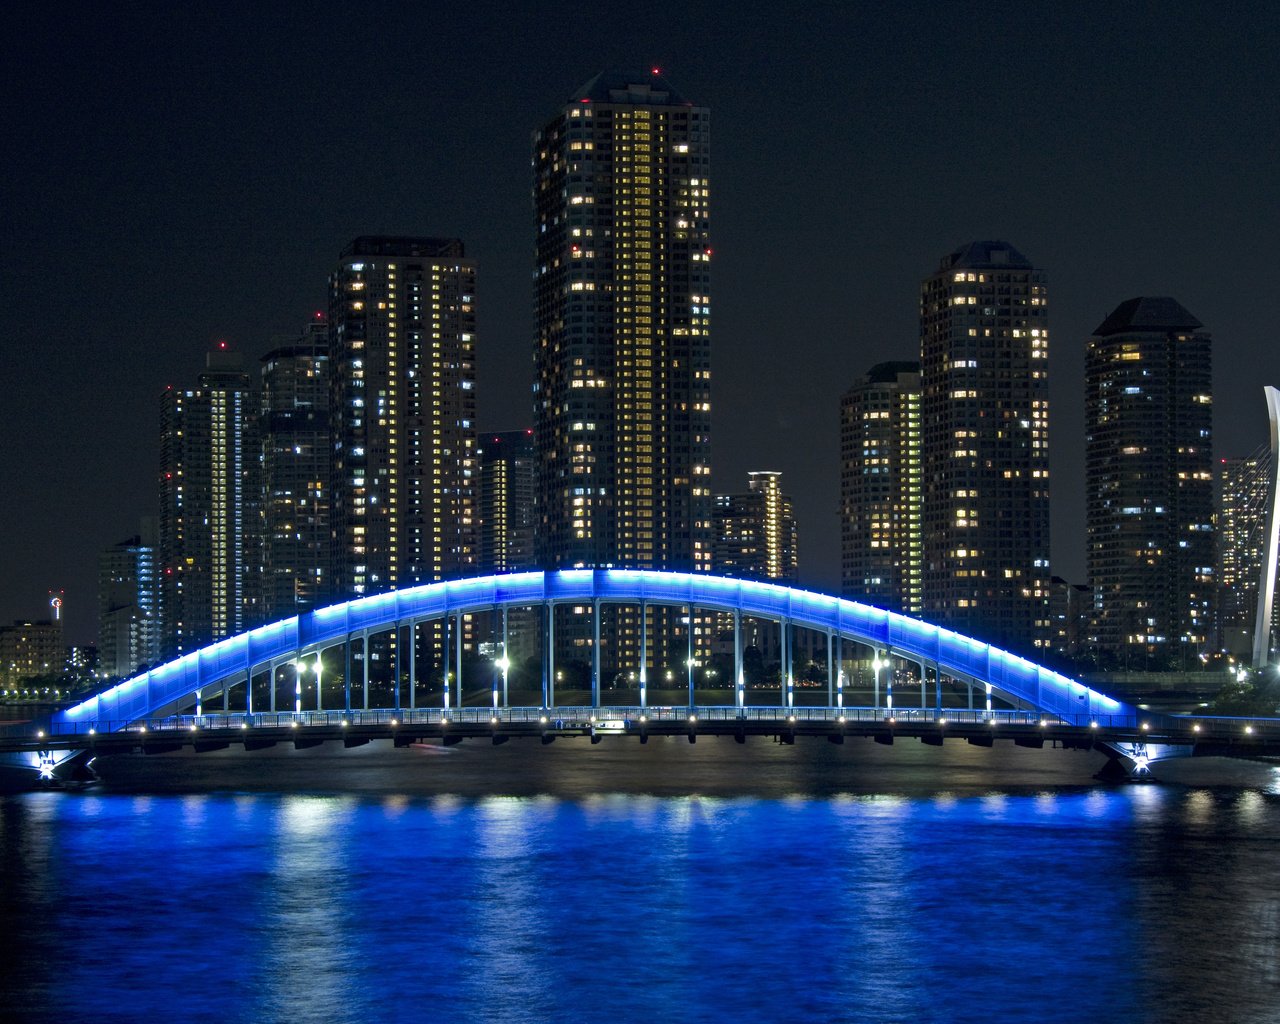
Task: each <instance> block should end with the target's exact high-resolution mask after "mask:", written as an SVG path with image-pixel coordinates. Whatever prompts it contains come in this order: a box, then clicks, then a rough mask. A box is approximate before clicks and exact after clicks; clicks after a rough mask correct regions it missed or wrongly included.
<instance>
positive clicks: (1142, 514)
mask: <svg viewBox="0 0 1280 1024" xmlns="http://www.w3.org/2000/svg"><path fill="white" fill-rule="evenodd" d="M1202 327H1203V325H1202V324H1201V323H1200V321H1199V320H1197V319H1196V318H1195V317H1194V316H1192V315H1191V314H1190V313H1189V312H1187V310H1186V309H1184V308H1183V307H1182V306H1181V305H1179V304H1178V303H1177V302H1175V301H1174V300H1173V299H1170V298H1151V297H1139V298H1135V299H1129V300H1128V301H1126V302H1122V303H1121V304H1120V305H1119V306H1117V307H1116V308H1115V310H1114V311H1113V312H1112V313H1111V315H1110V316H1108V317H1107V318H1106V319H1105V320H1104V321H1103V322H1102V323H1101V324H1100V325H1099V326H1098V328H1097V330H1095V331H1094V333H1093V337H1092V338H1090V339H1089V341H1088V344H1087V347H1086V350H1085V416H1086V466H1085V473H1086V492H1087V498H1088V507H1087V520H1086V528H1087V533H1088V568H1089V583H1090V585H1091V586H1092V587H1093V591H1094V620H1095V621H1094V630H1093V632H1094V633H1095V634H1096V638H1097V645H1098V649H1099V651H1100V652H1101V653H1103V654H1106V655H1109V656H1110V657H1112V658H1114V659H1115V660H1116V664H1117V665H1118V666H1119V667H1126V666H1127V667H1144V668H1147V667H1150V668H1164V667H1184V668H1185V667H1187V666H1189V665H1191V664H1193V663H1194V664H1198V662H1197V661H1196V658H1197V656H1198V655H1199V654H1200V653H1202V652H1203V651H1204V650H1205V649H1206V646H1207V644H1208V643H1209V641H1210V634H1211V631H1212V621H1213V620H1212V609H1213V601H1214V589H1215V586H1216V583H1215V574H1214V563H1215V551H1214V531H1213V514H1214V501H1213V459H1212V437H1213V398H1212V379H1211V355H1212V353H1211V349H1210V338H1209V334H1208V333H1207V332H1205V331H1204V330H1202Z"/></svg>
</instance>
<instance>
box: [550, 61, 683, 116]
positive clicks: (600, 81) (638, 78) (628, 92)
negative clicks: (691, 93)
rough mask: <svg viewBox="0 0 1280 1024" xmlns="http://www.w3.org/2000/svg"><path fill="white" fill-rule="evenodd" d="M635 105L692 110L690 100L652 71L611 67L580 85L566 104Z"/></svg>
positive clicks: (649, 69)
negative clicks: (589, 102)
mask: <svg viewBox="0 0 1280 1024" xmlns="http://www.w3.org/2000/svg"><path fill="white" fill-rule="evenodd" d="M587 100H590V101H591V102H592V103H638V104H645V105H652V106H670V107H692V106H694V103H693V101H692V100H689V99H686V98H685V97H684V96H683V95H681V94H680V93H679V92H677V91H676V89H675V88H674V87H673V86H672V85H671V83H670V82H668V81H667V79H666V78H665V77H664V76H663V75H662V73H661V72H660V71H658V70H657V69H656V68H647V69H639V68H611V69H609V70H608V71H601V72H600V74H598V75H596V77H595V78H593V79H591V81H589V82H587V83H586V84H585V85H581V86H579V87H578V89H577V90H576V91H575V92H574V93H573V95H572V96H570V97H569V102H570V103H582V102H585V101H587Z"/></svg>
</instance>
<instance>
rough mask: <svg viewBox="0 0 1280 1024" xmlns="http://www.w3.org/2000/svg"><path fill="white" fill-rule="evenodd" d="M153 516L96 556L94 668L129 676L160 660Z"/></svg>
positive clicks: (154, 524) (108, 673)
mask: <svg viewBox="0 0 1280 1024" xmlns="http://www.w3.org/2000/svg"><path fill="white" fill-rule="evenodd" d="M156 531H157V523H156V520H155V519H154V518H148V519H144V520H143V530H142V532H141V533H139V534H137V535H135V536H133V537H130V538H129V539H128V540H122V541H121V542H120V543H118V544H112V545H111V547H109V548H106V549H105V550H104V551H103V552H102V554H101V555H100V556H99V558H98V670H99V671H101V672H103V673H105V674H106V675H108V676H112V677H116V676H128V675H132V674H133V673H134V672H135V671H136V670H137V669H138V668H139V666H141V665H152V664H154V663H155V662H157V661H159V659H160V617H159V601H160V595H159V589H158V579H157V576H156V540H157V538H156Z"/></svg>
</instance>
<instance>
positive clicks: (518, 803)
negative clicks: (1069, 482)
mask: <svg viewBox="0 0 1280 1024" xmlns="http://www.w3.org/2000/svg"><path fill="white" fill-rule="evenodd" d="M0 810H2V811H3V813H2V814H0V843H2V844H3V848H4V853H5V854H6V860H5V863H6V864H7V865H11V864H13V861H11V860H10V859H9V858H10V857H14V856H18V857H25V860H24V862H23V864H24V866H23V868H22V871H21V872H20V873H19V874H14V875H12V877H11V879H9V878H7V879H6V887H5V901H4V920H3V924H4V925H5V927H6V929H7V930H8V934H10V936H11V937H16V938H17V939H18V940H19V941H18V945H17V946H16V947H14V948H23V949H26V950H28V951H29V952H30V954H31V956H32V957H33V958H36V960H35V962H33V963H30V964H28V965H27V967H26V968H25V969H23V970H22V971H19V972H16V973H12V974H11V975H10V976H9V977H8V978H7V979H6V985H5V989H6V994H7V995H8V996H9V997H10V1001H9V1008H8V1011H7V1012H9V1013H11V1014H17V1017H16V1018H15V1019H20V1018H21V1017H23V1016H27V1015H28V1014H29V1013H31V1012H34V1011H35V1010H36V1009H37V1008H40V1010H41V1012H44V1011H47V1010H48V1009H50V1008H57V1010H58V1012H59V1013H60V1014H61V1015H63V1016H65V1017H70V1018H81V1017H84V1018H87V1017H90V1016H93V1017H96V1018H97V1019H100V1020H137V1019H144V1018H156V1017H166V1018H167V1017H170V1016H174V1015H179V1016H181V1017H182V1018H184V1019H192V1020H263V1021H276V1020H318V1019H319V1020H329V1021H348V1020H349V1021H367V1020H371V1019H372V1020H378V1019H388V1018H390V1017H392V1016H401V1015H403V1014H406V1013H411V1014H413V1015H414V1016H422V1015H424V1014H428V1013H429V1014H430V1015H431V1016H432V1017H435V1016H440V1017H443V1018H445V1019H451V1020H460V1021H523V1020H563V1019H571V1018H577V1019H588V1020H593V1019H594V1020H600V1019H612V1020H622V1021H628V1020H655V1019H663V1020H679V1021H710V1020H735V1021H772V1020H858V1021H968V1020H974V1021H976V1020H990V1019H1000V1018H1004V1019H1008V1020H1037V1021H1057V1020H1087V1019H1094V1020H1106V1021H1143V1020H1161V1019H1164V1020H1168V1019H1170V1016H1169V1015H1170V1014H1174V1013H1177V1014H1181V1013H1186V1012H1192V1011H1194V1012H1198V1013H1201V1014H1202V1015H1203V1014H1208V1015H1207V1016H1206V1017H1205V1018H1204V1019H1210V1020H1227V1019H1230V1020H1237V1021H1247V1020H1268V1019H1274V1017H1273V1016H1268V1014H1269V1013H1270V1012H1271V1010H1272V1009H1273V1006H1274V1000H1275V997H1276V995H1277V994H1278V990H1277V984H1278V981H1277V977H1276V969H1275V959H1276V952H1277V934H1276V928H1277V914H1276V907H1277V905H1278V901H1280V889H1278V888H1277V885H1276V882H1275V881H1273V880H1272V879H1273V878H1274V874H1275V872H1274V867H1275V859H1274V858H1275V856H1276V852H1277V849H1280V844H1278V842H1277V838H1278V833H1277V828H1276V824H1275V820H1274V811H1275V805H1274V798H1273V797H1270V796H1267V795H1264V794H1260V793H1256V792H1245V793H1231V794H1227V795H1224V794H1222V793H1221V792H1217V791H1210V790H1190V791H1182V790H1177V789H1170V790H1162V789H1141V788H1130V789H1122V790H1085V791H1075V792H1067V793H1061V792H1050V793H1044V794H1038V795H1026V796H1024V795H999V794H996V795H988V796H982V797H962V798H956V797H949V796H946V795H945V794H944V795H940V796H935V797H931V798H906V797H833V798H824V799H800V798H797V799H782V800H778V799H758V798H725V799H708V798H700V797H682V798H658V797H645V796H625V797H624V796H595V797H588V798H584V799H581V800H577V801H566V800H560V799H554V798H549V797H535V798H489V799H481V800H475V801H467V800H460V799H457V798H450V797H435V798H426V797H424V798H408V797H394V796H391V797H385V798H381V799H370V798H357V797H353V796H270V795H258V796H224V795H194V796H181V797H179V796H141V797H123V796H110V795H107V796H87V797H79V798H68V797H66V796H63V795H57V794H44V795H32V796H27V797H22V798H15V799H10V800H6V801H4V802H3V803H0ZM1262 864H1266V865H1269V866H1270V867H1271V869H1272V870H1271V872H1270V874H1267V873H1265V872H1263V871H1261V870H1260V865H1262ZM10 871H11V868H9V867H7V868H6V874H7V875H9V873H10ZM10 880H12V881H14V882H16V883H18V885H19V888H14V887H12V886H10V885H9V881H10ZM1242 881H1247V882H1248V887H1247V889H1246V887H1245V886H1243V885H1241V882H1242ZM1233 936H1234V940H1233V938H1232V937H1233ZM1228 946H1230V947H1232V948H1230V949H1228V948H1227V947H1228ZM1268 972H1269V973H1268ZM1225 1005H1229V1006H1231V1007H1232V1010H1231V1012H1229V1013H1224V1012H1222V1011H1223V1010H1224V1006H1225Z"/></svg>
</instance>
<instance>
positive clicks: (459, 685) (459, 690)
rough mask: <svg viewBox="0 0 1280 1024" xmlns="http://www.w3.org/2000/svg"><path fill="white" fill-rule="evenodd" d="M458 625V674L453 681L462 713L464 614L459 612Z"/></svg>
mask: <svg viewBox="0 0 1280 1024" xmlns="http://www.w3.org/2000/svg"><path fill="white" fill-rule="evenodd" d="M457 625H458V628H457V630H456V632H455V635H454V638H453V644H454V652H455V653H456V654H457V657H456V658H455V659H454V664H455V667H456V669H457V672H456V674H455V675H454V680H453V693H454V696H455V697H456V698H457V701H456V703H457V705H458V710H459V711H461V710H462V612H458V623H457ZM448 656H449V652H448V651H446V652H445V657H446V658H447V657H448Z"/></svg>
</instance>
